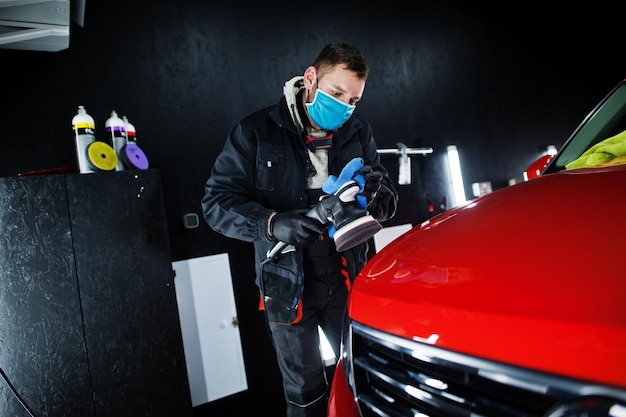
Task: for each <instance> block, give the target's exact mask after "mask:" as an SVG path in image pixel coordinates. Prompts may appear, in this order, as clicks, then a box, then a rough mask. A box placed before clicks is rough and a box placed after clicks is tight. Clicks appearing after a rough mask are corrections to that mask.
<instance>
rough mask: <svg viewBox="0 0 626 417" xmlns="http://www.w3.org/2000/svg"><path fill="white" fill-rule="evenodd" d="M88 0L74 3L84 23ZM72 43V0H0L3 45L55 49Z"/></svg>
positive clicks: (0, 43)
mask: <svg viewBox="0 0 626 417" xmlns="http://www.w3.org/2000/svg"><path fill="white" fill-rule="evenodd" d="M84 5H85V0H77V1H76V3H75V4H73V5H72V6H73V9H72V12H73V13H72V15H73V16H72V20H73V21H75V22H76V23H78V24H79V25H81V26H82V25H83V18H84V9H85V8H84ZM69 46H70V0H56V1H49V0H0V48H4V49H23V50H30V51H49V52H56V51H61V50H63V49H67V48H69Z"/></svg>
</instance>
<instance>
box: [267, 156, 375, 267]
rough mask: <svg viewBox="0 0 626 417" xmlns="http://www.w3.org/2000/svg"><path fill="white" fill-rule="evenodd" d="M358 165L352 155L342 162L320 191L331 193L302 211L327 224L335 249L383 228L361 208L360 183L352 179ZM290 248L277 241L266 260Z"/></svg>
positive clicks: (346, 246)
mask: <svg viewBox="0 0 626 417" xmlns="http://www.w3.org/2000/svg"><path fill="white" fill-rule="evenodd" d="M361 167H363V160H362V159H361V158H355V159H353V160H352V161H351V162H350V163H349V164H348V165H346V167H345V168H344V169H343V170H342V172H341V175H340V176H339V178H336V177H334V176H331V177H330V178H329V179H328V180H327V181H326V182H325V183H324V186H323V187H322V189H323V190H324V192H332V193H330V194H324V195H323V196H321V197H320V199H319V201H318V203H317V204H316V205H315V206H313V208H312V209H311V210H309V211H308V212H307V214H306V216H307V217H309V218H311V219H314V220H315V221H317V222H319V223H320V224H321V225H322V226H329V236H330V237H331V238H332V239H333V240H334V241H335V247H336V248H337V251H338V252H342V251H345V250H348V249H351V248H353V247H355V246H357V245H359V244H361V243H363V242H365V241H366V240H368V239H369V238H370V237H372V236H373V235H374V234H375V233H376V232H378V231H379V230H381V229H382V228H383V227H382V225H381V224H380V223H379V222H378V220H376V219H375V218H374V217H372V216H371V215H370V214H369V213H368V212H367V210H366V209H365V208H364V207H365V202H364V201H363V200H360V201H359V199H358V198H357V194H358V193H359V192H361V190H362V184H359V182H357V181H356V179H355V178H356V177H357V176H358V175H360V174H359V169H360V168H361ZM360 179H362V175H361V178H360ZM337 184H339V185H337ZM359 197H362V196H359ZM293 250H295V248H294V246H293V245H289V244H287V243H285V242H282V241H281V242H278V243H277V244H276V245H274V247H273V248H272V249H270V250H269V251H268V252H267V259H266V261H268V260H271V259H276V257H277V256H278V255H279V254H283V253H287V252H290V251H293Z"/></svg>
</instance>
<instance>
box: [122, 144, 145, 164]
mask: <svg viewBox="0 0 626 417" xmlns="http://www.w3.org/2000/svg"><path fill="white" fill-rule="evenodd" d="M121 154H122V162H124V163H125V164H126V166H128V167H129V168H131V169H132V168H136V169H148V158H147V157H146V154H145V153H144V152H143V151H142V150H141V148H140V147H139V146H137V145H135V144H134V143H128V144H126V145H124V147H123V148H122V152H121Z"/></svg>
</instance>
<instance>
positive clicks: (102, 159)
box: [87, 140, 117, 171]
mask: <svg viewBox="0 0 626 417" xmlns="http://www.w3.org/2000/svg"><path fill="white" fill-rule="evenodd" d="M87 159H88V160H89V163H90V164H91V165H92V166H93V167H94V168H95V169H98V170H101V171H112V170H114V169H115V167H116V166H117V154H116V153H115V149H113V148H112V147H111V146H110V145H108V144H106V143H104V142H102V141H99V140H97V141H95V142H93V143H92V144H90V145H89V146H87Z"/></svg>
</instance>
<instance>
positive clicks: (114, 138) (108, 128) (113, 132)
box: [104, 110, 126, 171]
mask: <svg viewBox="0 0 626 417" xmlns="http://www.w3.org/2000/svg"><path fill="white" fill-rule="evenodd" d="M104 130H105V132H106V137H107V141H108V142H109V145H111V146H112V147H113V149H114V150H115V153H116V154H117V156H118V161H117V166H116V167H115V170H116V171H123V170H124V164H123V163H122V158H121V152H122V149H123V148H124V145H126V126H125V124H124V121H123V120H122V119H120V118H119V117H118V116H117V112H116V111H115V110H113V111H112V112H111V117H109V118H108V119H107V121H106V122H105V123H104Z"/></svg>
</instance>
